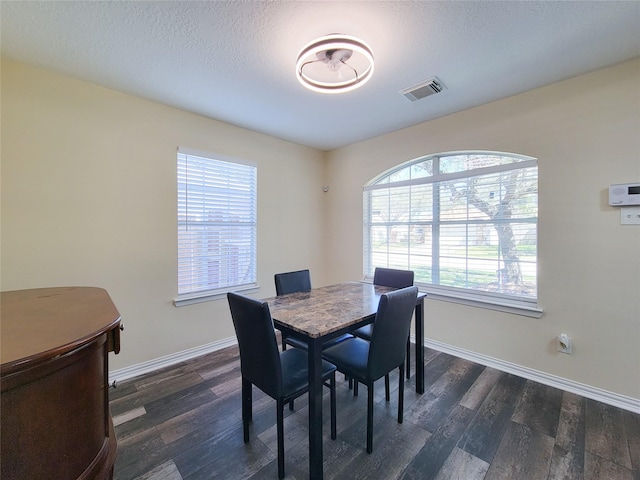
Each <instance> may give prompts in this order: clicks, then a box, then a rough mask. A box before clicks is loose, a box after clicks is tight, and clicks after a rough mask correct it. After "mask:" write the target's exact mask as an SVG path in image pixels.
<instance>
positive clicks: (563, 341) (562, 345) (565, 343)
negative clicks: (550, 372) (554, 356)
mask: <svg viewBox="0 0 640 480" xmlns="http://www.w3.org/2000/svg"><path fill="white" fill-rule="evenodd" d="M558 351H559V352H560V353H566V354H568V355H571V337H570V336H569V335H567V334H566V333H561V334H560V335H558Z"/></svg>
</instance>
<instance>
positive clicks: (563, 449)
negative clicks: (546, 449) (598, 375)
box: [549, 392, 586, 480]
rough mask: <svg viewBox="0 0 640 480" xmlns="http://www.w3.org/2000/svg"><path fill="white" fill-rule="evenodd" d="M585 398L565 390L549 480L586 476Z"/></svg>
mask: <svg viewBox="0 0 640 480" xmlns="http://www.w3.org/2000/svg"><path fill="white" fill-rule="evenodd" d="M585 405H586V403H585V399H584V398H583V397H580V396H578V395H575V394H573V393H569V392H564V394H563V396H562V408H561V410H560V419H559V422H558V429H557V435H556V443H555V445H554V447H553V456H552V458H551V467H550V469H549V480H565V479H573V478H584V428H585Z"/></svg>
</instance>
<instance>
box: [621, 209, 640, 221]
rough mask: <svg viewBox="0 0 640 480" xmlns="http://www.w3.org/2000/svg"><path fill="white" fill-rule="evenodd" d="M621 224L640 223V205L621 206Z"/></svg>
mask: <svg viewBox="0 0 640 480" xmlns="http://www.w3.org/2000/svg"><path fill="white" fill-rule="evenodd" d="M620 224H621V225H640V207H621V208H620Z"/></svg>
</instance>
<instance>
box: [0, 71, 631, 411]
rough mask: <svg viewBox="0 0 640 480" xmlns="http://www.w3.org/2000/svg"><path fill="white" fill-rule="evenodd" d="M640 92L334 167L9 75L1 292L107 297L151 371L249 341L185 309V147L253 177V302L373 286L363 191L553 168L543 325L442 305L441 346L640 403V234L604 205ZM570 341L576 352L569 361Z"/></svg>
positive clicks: (500, 116) (496, 114)
mask: <svg viewBox="0 0 640 480" xmlns="http://www.w3.org/2000/svg"><path fill="white" fill-rule="evenodd" d="M639 85H640V62H639V61H635V62H630V63H625V64H622V65H619V66H616V67H613V68H609V69H604V70H601V71H598V72H595V73H592V74H589V75H585V76H582V77H578V78H575V79H571V80H568V81H565V82H561V83H558V84H555V85H551V86H549V87H545V88H541V89H537V90H534V91H530V92H527V93H525V94H521V95H517V96H514V97H510V98H507V99H504V100H501V101H498V102H493V103H490V104H487V105H484V106H481V107H478V108H474V109H471V110H467V111H464V112H460V113H458V114H455V115H451V116H448V117H445V118H441V119H438V120H435V121H431V122H426V123H424V124H420V125H417V126H414V127H411V128H407V129H404V130H401V131H398V132H395V133H392V134H389V135H384V136H380V137H377V138H374V139H372V140H369V141H365V142H361V143H358V144H355V145H351V146H349V147H345V148H342V149H339V150H336V151H333V152H330V153H329V154H323V153H322V152H318V151H316V150H313V149H310V148H305V147H301V146H299V145H295V144H291V143H288V142H284V141H281V140H277V139H274V138H271V137H269V136H266V135H261V134H258V133H255V132H251V131H248V130H244V129H241V128H237V127H233V126H230V125H228V124H225V123H222V122H218V121H215V120H211V119H207V118H204V117H200V116H197V115H193V114H189V113H185V112H182V111H180V110H176V109H172V108H169V107H166V106H162V105H159V104H156V103H153V102H149V101H145V100H142V99H140V98H136V97H131V96H128V95H124V94H121V93H118V92H114V91H111V90H107V89H104V88H101V87H98V86H95V85H91V84H87V83H84V82H80V81H77V80H73V79H70V78H68V77H63V76H60V75H56V74H53V73H50V72H46V71H43V70H39V69H35V68H32V67H29V66H26V65H23V64H20V63H16V62H13V61H11V60H8V59H3V61H2V84H1V101H2V104H1V108H2V112H1V114H2V116H1V122H2V123H1V128H2V130H1V141H2V144H1V152H0V153H1V164H0V165H1V182H2V183H1V208H2V210H1V215H2V217H1V219H2V224H1V244H0V247H1V249H2V250H1V265H0V268H1V271H0V273H1V276H0V287H1V289H2V290H13V289H22V288H36V287H44V286H54V285H93V286H100V287H104V288H106V289H107V290H108V291H109V293H110V294H111V296H112V297H113V299H114V301H115V303H116V305H117V306H118V308H119V310H120V312H121V313H122V316H123V320H124V323H125V325H126V330H125V334H124V335H123V345H122V347H123V348H122V352H121V354H120V355H118V356H113V357H112V358H111V368H112V369H118V368H123V367H127V366H132V365H136V364H138V363H141V362H145V361H148V360H153V359H156V358H158V357H162V356H165V355H169V354H172V353H176V352H180V351H183V350H186V349H189V348H192V347H197V346H200V345H204V344H207V343H210V342H214V341H216V340H222V339H226V338H229V337H232V336H233V328H232V325H231V320H230V317H229V314H228V307H227V305H226V302H225V301H224V300H221V301H215V302H208V303H203V304H199V305H193V306H188V307H181V308H175V307H174V306H173V305H172V303H171V301H172V300H173V298H174V297H175V296H176V281H175V278H176V258H175V257H176V219H175V213H176V206H175V203H176V187H175V163H176V158H175V151H176V147H177V146H183V147H186V148H191V149H195V150H200V151H209V152H212V153H214V154H215V153H218V154H221V155H225V156H231V157H236V158H244V159H250V160H253V161H255V162H257V164H258V176H259V178H258V194H259V197H258V210H259V212H258V216H259V226H258V227H259V231H258V281H259V283H260V285H261V286H262V288H261V290H260V291H259V292H258V293H257V294H256V296H257V297H266V296H270V295H272V294H274V289H273V273H275V272H276V271H284V270H288V269H295V268H302V267H309V268H311V270H312V275H313V278H312V280H313V282H314V284H316V285H321V284H327V283H332V282H335V281H341V280H348V279H356V278H361V276H362V186H363V185H364V184H365V183H366V182H367V181H368V180H369V179H371V178H372V177H374V176H375V175H377V174H379V173H381V172H382V171H384V170H386V169H388V168H390V167H392V166H393V165H396V164H398V163H400V162H403V161H406V160H410V159H412V158H416V157H419V156H422V155H426V154H430V153H438V152H446V151H452V150H465V149H486V150H497V151H504V152H512V153H520V154H524V155H530V156H533V157H536V158H538V159H539V167H540V168H539V175H540V226H539V290H540V293H539V297H540V304H541V306H542V307H543V308H544V310H545V315H544V316H543V317H542V318H541V319H533V318H529V317H522V316H518V315H510V314H503V313H498V312H495V311H492V310H484V309H478V308H472V307H464V306H460V305H455V304H451V303H446V302H441V301H434V300H427V336H428V337H429V338H430V339H433V340H436V341H439V342H443V343H446V344H449V345H452V346H454V347H459V348H464V349H467V350H470V351H473V352H476V353H478V354H482V355H488V356H490V357H494V358H496V359H499V360H502V361H505V362H512V363H514V364H518V365H522V366H524V367H526V368H531V369H536V370H540V371H542V372H545V373H547V374H551V375H557V376H560V377H563V378H567V379H569V380H572V381H575V382H581V383H584V384H586V385H590V386H594V387H598V388H602V389H605V390H609V391H611V392H614V393H618V394H621V395H627V396H630V397H633V398H636V399H640V373H639V372H640V227H629V226H621V225H620V214H619V210H618V209H616V208H612V207H609V206H608V205H607V197H606V191H607V187H608V185H609V184H611V183H625V182H631V181H640V87H639ZM454 93H455V92H449V91H447V92H446V93H445V94H454ZM425 102H428V100H425ZM407 105H408V108H415V107H419V105H418V104H416V105H411V104H407ZM423 105H424V108H428V103H425V104H423ZM421 108H422V107H421ZM325 183H326V184H328V185H329V186H330V191H329V193H327V194H324V193H322V191H321V187H322V185H323V184H325ZM323 220H324V222H323ZM560 332H566V333H568V334H569V335H571V336H572V337H573V340H574V354H573V355H571V356H567V355H561V354H557V353H555V351H554V350H555V348H554V339H555V336H556V335H557V334H558V333H560Z"/></svg>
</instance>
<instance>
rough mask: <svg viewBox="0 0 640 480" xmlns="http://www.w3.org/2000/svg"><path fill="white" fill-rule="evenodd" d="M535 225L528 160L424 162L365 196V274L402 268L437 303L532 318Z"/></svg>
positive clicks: (379, 181)
mask: <svg viewBox="0 0 640 480" xmlns="http://www.w3.org/2000/svg"><path fill="white" fill-rule="evenodd" d="M537 222H538V166H537V160H536V159H533V158H530V157H524V156H519V155H512V154H500V153H494V152H464V153H453V154H446V155H437V156H429V157H423V158H420V159H418V160H414V161H411V162H409V163H405V164H403V165H400V166H398V167H396V168H394V169H392V170H389V171H387V172H385V173H383V174H382V175H380V176H379V177H377V178H376V179H374V180H372V181H371V182H369V184H368V185H366V186H365V187H364V269H365V272H364V273H365V276H366V277H370V276H372V275H373V270H374V269H375V267H388V268H399V269H410V270H413V271H414V272H415V280H416V283H417V284H419V285H421V286H423V287H424V289H425V290H426V291H427V292H429V293H430V294H432V295H434V296H436V298H448V299H451V300H453V301H461V302H462V303H470V304H481V305H483V306H488V305H487V304H490V305H491V306H490V308H498V309H500V310H507V311H514V312H515V313H524V314H526V315H531V316H540V315H541V313H542V312H541V310H539V309H538V308H537V305H536V303H537V272H536V267H537ZM456 299H457V300H456ZM521 310H525V311H524V312H523V311H521ZM539 314H540V315H539Z"/></svg>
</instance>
